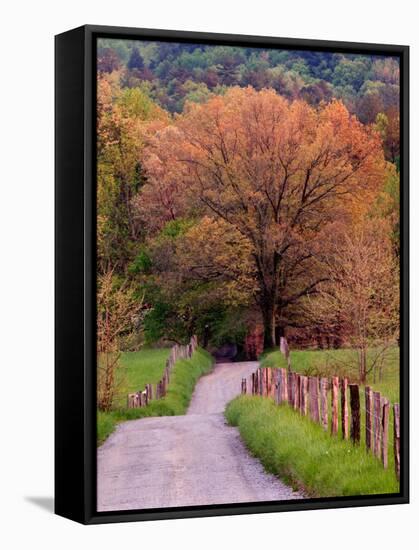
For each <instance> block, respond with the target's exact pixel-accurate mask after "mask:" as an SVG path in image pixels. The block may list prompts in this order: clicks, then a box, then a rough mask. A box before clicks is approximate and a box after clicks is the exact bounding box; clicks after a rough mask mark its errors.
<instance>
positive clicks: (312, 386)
mask: <svg viewBox="0 0 419 550" xmlns="http://www.w3.org/2000/svg"><path fill="white" fill-rule="evenodd" d="M308 393H309V395H310V416H311V419H312V420H313V421H314V422H319V420H320V417H319V379H318V378H317V377H316V376H310V377H309V379H308Z"/></svg>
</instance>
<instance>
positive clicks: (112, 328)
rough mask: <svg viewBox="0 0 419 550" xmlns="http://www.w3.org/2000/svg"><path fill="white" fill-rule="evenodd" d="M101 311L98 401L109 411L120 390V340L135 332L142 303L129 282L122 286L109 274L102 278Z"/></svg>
mask: <svg viewBox="0 0 419 550" xmlns="http://www.w3.org/2000/svg"><path fill="white" fill-rule="evenodd" d="M97 309H98V311H97V352H98V363H97V365H98V367H97V368H98V372H97V374H98V380H97V392H98V396H97V402H98V407H99V409H100V410H103V411H108V410H110V408H111V407H112V402H113V399H114V395H115V391H116V388H117V380H116V373H117V371H118V369H119V368H120V363H119V359H120V351H119V350H120V345H119V340H120V338H121V336H123V335H124V334H125V333H127V332H129V331H131V330H132V329H133V327H134V325H135V322H136V318H137V316H138V315H139V312H140V311H141V310H142V300H141V299H140V300H138V299H137V298H136V296H135V293H134V291H133V289H132V288H130V286H129V284H128V283H127V282H125V283H123V284H118V281H117V280H116V279H115V277H114V273H113V272H112V271H107V272H106V273H104V274H103V275H100V276H99V278H98V292H97Z"/></svg>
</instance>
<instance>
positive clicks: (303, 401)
mask: <svg viewBox="0 0 419 550" xmlns="http://www.w3.org/2000/svg"><path fill="white" fill-rule="evenodd" d="M300 389H301V392H300V412H301V414H302V415H303V416H306V415H307V402H308V398H307V397H308V396H307V391H308V378H307V376H301V377H300Z"/></svg>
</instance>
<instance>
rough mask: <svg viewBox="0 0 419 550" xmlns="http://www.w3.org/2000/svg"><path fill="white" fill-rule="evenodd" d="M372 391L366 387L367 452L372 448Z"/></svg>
mask: <svg viewBox="0 0 419 550" xmlns="http://www.w3.org/2000/svg"><path fill="white" fill-rule="evenodd" d="M372 419H373V414H372V389H371V388H370V386H366V387H365V445H366V447H367V452H368V451H370V450H371V448H372Z"/></svg>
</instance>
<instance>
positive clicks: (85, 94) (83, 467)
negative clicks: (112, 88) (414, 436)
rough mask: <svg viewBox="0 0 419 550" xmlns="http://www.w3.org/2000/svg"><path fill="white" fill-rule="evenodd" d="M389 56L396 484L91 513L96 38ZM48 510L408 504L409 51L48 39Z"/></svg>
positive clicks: (136, 516)
mask: <svg viewBox="0 0 419 550" xmlns="http://www.w3.org/2000/svg"><path fill="white" fill-rule="evenodd" d="M99 37H106V38H126V39H147V40H159V41H176V42H194V43H197V42H198V43H202V44H224V45H235V46H247V47H249V46H251V47H278V48H283V49H293V50H299V49H311V50H315V51H332V52H342V53H364V54H366V53H368V54H376V55H393V56H398V57H399V58H400V67H401V94H400V120H401V161H400V175H401V193H400V196H401V201H400V222H401V302H400V303H401V340H400V351H401V353H400V366H401V369H400V377H401V380H400V383H401V395H400V400H401V429H402V434H401V441H402V448H401V477H400V493H398V494H392V495H374V496H357V497H341V498H322V499H307V500H298V501H281V502H262V503H249V504H231V505H219V506H212V505H211V506H200V507H184V508H165V509H148V510H132V511H123V512H97V511H96V406H95V405H96V380H95V372H96V368H95V365H96V352H95V350H96V343H95V334H96V328H95V327H96V320H95V303H96V300H95V292H96V288H95V266H96V263H95V248H96V235H95V219H96V205H95V169H96V159H95V142H96V127H95V124H96V65H95V64H96V48H95V44H96V39H97V38H99ZM55 121H56V123H55V135H56V142H55V159H56V166H55V321H56V324H55V513H56V514H59V515H61V516H64V517H66V518H69V519H72V520H75V521H78V522H80V523H84V524H97V523H110V522H125V521H139V520H157V519H172V518H188V517H199V516H219V515H232V514H250V513H251V514H254V513H264V512H279V511H291V510H314V509H320V508H324V509H326V508H337V507H339V508H344V507H352V506H372V505H374V506H376V505H384V504H401V503H407V502H409V368H408V365H409V47H408V46H400V45H383V44H367V43H365V44H364V43H352V42H334V41H323V40H303V39H290V38H273V37H261V36H243V35H229V34H212V33H200V32H186V31H169V30H155V29H136V28H119V27H107V26H95V25H85V26H82V27H79V28H76V29H73V30H70V31H68V32H64V33H62V34H59V35H57V36H56V37H55Z"/></svg>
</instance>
